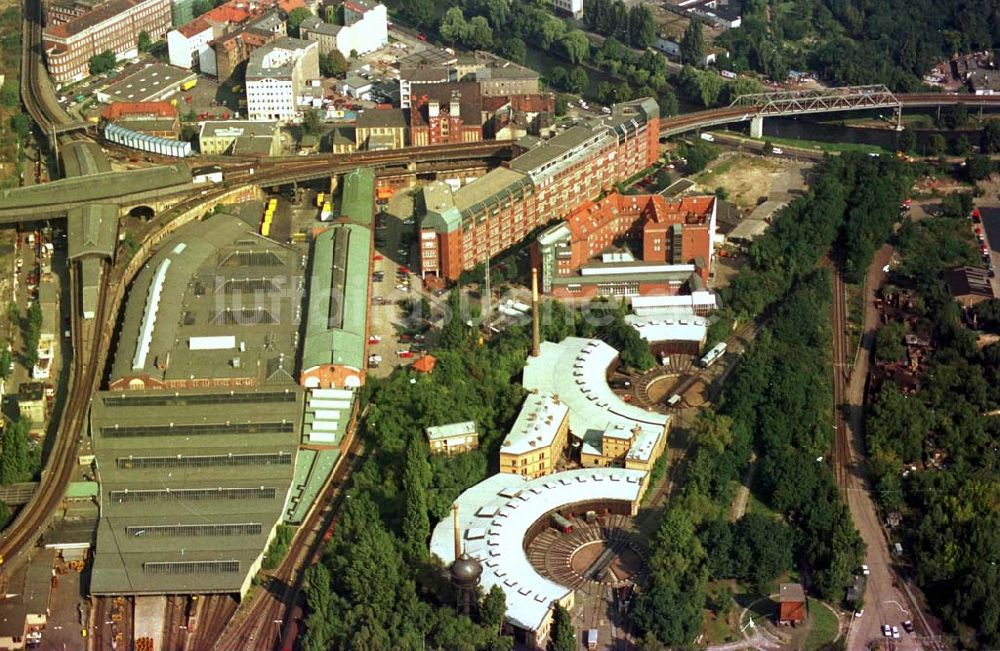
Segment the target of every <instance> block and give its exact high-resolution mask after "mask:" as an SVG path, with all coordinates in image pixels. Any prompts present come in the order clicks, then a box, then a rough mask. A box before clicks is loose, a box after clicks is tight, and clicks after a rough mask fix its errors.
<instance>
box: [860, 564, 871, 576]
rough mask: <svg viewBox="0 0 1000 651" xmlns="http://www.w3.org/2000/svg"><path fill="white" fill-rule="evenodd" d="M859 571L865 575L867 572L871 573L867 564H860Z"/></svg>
mask: <svg viewBox="0 0 1000 651" xmlns="http://www.w3.org/2000/svg"><path fill="white" fill-rule="evenodd" d="M861 573H862V574H864V575H865V576H868V575H869V574H871V570H869V569H868V566H867V565H862V566H861Z"/></svg>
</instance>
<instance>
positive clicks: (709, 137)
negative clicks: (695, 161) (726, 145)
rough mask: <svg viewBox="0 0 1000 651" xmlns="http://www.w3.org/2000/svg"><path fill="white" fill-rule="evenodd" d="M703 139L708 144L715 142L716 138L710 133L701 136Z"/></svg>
mask: <svg viewBox="0 0 1000 651" xmlns="http://www.w3.org/2000/svg"><path fill="white" fill-rule="evenodd" d="M701 139H702V140H706V141H708V142H715V136H713V135H712V134H710V133H703V134H701Z"/></svg>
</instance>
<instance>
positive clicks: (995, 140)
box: [981, 120, 1000, 154]
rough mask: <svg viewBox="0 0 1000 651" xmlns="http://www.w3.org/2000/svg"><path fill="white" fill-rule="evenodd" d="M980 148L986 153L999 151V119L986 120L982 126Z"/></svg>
mask: <svg viewBox="0 0 1000 651" xmlns="http://www.w3.org/2000/svg"><path fill="white" fill-rule="evenodd" d="M981 149H982V151H983V153H986V154H995V153H997V152H1000V120H987V121H986V124H985V125H984V126H983V139H982V144H981Z"/></svg>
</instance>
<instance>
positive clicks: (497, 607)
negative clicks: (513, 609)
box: [479, 584, 507, 634]
mask: <svg viewBox="0 0 1000 651" xmlns="http://www.w3.org/2000/svg"><path fill="white" fill-rule="evenodd" d="M506 614H507V597H506V595H504V592H503V590H501V589H500V586H498V585H496V584H494V585H493V586H492V587H491V588H490V591H489V592H487V593H486V596H485V597H483V602H482V603H481V604H480V606H479V623H480V624H482V625H483V628H485V629H486V630H487V631H491V632H493V633H496V634H499V633H500V627H501V626H503V618H504V616H506Z"/></svg>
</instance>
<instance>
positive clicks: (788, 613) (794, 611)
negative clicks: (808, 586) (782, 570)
mask: <svg viewBox="0 0 1000 651" xmlns="http://www.w3.org/2000/svg"><path fill="white" fill-rule="evenodd" d="M778 606H779V609H778V625H779V626H794V625H796V624H798V623H800V622H802V621H803V620H805V618H806V591H805V588H803V587H802V584H801V583H782V584H781V587H780V588H779V589H778Z"/></svg>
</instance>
